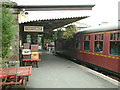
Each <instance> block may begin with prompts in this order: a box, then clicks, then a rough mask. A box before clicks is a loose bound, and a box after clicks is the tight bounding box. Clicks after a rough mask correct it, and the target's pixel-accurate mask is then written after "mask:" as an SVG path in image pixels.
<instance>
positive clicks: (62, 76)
mask: <svg viewBox="0 0 120 90" xmlns="http://www.w3.org/2000/svg"><path fill="white" fill-rule="evenodd" d="M40 53H41V62H39V67H38V68H35V67H33V68H32V75H31V76H30V79H29V82H28V83H27V86H26V88H118V86H117V85H115V84H113V83H111V82H109V81H107V80H105V79H103V78H101V77H99V76H98V75H95V74H94V73H91V71H89V69H87V68H86V67H84V66H81V65H79V64H76V63H74V62H72V61H70V60H67V59H65V58H62V57H59V56H55V55H53V54H51V53H50V52H48V51H44V50H43V51H40Z"/></svg>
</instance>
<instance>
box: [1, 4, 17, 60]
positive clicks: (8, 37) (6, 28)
mask: <svg viewBox="0 0 120 90" xmlns="http://www.w3.org/2000/svg"><path fill="white" fill-rule="evenodd" d="M15 21H16V20H15V17H14V16H13V14H12V12H11V11H10V8H6V6H5V5H3V7H2V58H3V59H5V58H7V57H8V55H9V52H10V46H11V44H12V41H13V38H14V36H15V33H16V28H15V25H14V24H15Z"/></svg>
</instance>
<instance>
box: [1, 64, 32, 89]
mask: <svg viewBox="0 0 120 90" xmlns="http://www.w3.org/2000/svg"><path fill="white" fill-rule="evenodd" d="M31 69H32V66H27V67H5V68H3V69H2V70H1V71H0V78H2V82H1V83H0V86H1V85H2V86H5V85H23V86H24V88H25V85H26V81H28V78H29V76H30V75H31ZM25 77H27V80H26V78H25Z"/></svg>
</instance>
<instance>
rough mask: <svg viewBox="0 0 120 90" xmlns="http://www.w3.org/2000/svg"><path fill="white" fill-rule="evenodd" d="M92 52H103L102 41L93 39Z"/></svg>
mask: <svg viewBox="0 0 120 90" xmlns="http://www.w3.org/2000/svg"><path fill="white" fill-rule="evenodd" d="M94 52H100V53H102V52H103V41H95V48H94Z"/></svg>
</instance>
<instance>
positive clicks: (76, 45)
mask: <svg viewBox="0 0 120 90" xmlns="http://www.w3.org/2000/svg"><path fill="white" fill-rule="evenodd" d="M75 47H76V48H77V49H80V36H79V37H77V38H76V44H75Z"/></svg>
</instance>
